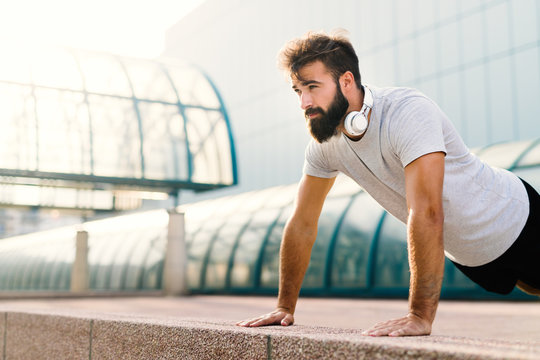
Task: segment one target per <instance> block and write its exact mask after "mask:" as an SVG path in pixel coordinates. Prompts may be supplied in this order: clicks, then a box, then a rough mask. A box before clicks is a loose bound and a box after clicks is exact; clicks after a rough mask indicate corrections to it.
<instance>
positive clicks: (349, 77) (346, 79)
mask: <svg viewBox="0 0 540 360" xmlns="http://www.w3.org/2000/svg"><path fill="white" fill-rule="evenodd" d="M339 85H340V86H341V89H342V91H348V90H350V89H351V87H352V86H355V87H356V82H355V81H354V75H353V74H352V72H350V71H346V72H344V73H343V74H341V76H340V77H339Z"/></svg>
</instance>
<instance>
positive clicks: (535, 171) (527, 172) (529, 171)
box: [514, 167, 540, 193]
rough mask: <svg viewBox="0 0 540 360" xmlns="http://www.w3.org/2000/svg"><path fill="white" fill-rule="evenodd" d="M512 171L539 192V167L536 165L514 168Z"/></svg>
mask: <svg viewBox="0 0 540 360" xmlns="http://www.w3.org/2000/svg"><path fill="white" fill-rule="evenodd" d="M514 173H515V174H516V175H517V176H519V177H520V178H522V179H523V180H525V181H526V182H527V183H529V184H530V185H531V186H532V187H534V188H535V189H536V191H538V192H539V193H540V169H539V168H538V167H534V168H523V169H516V170H514Z"/></svg>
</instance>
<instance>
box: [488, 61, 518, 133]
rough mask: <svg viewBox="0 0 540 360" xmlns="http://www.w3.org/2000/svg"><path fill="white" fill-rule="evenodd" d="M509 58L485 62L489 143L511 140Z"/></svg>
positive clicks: (511, 114) (511, 111) (511, 113)
mask: <svg viewBox="0 0 540 360" xmlns="http://www.w3.org/2000/svg"><path fill="white" fill-rule="evenodd" d="M510 69H511V66H510V59H509V58H508V57H504V58H501V59H494V60H492V61H491V62H489V63H488V64H487V70H488V81H489V82H490V83H491V84H492V86H490V87H489V89H488V91H489V99H490V118H489V122H490V126H489V127H488V131H489V132H490V136H489V138H490V143H496V142H501V141H509V140H512V133H513V127H514V124H513V121H509V119H512V118H513V109H512V101H510V99H512V79H511V72H510Z"/></svg>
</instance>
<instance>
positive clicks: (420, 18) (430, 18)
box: [383, 0, 439, 30]
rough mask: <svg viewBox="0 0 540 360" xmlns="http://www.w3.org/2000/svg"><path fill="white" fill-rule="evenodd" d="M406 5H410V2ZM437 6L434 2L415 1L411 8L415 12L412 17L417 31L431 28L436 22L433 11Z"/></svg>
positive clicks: (435, 14) (435, 15)
mask: <svg viewBox="0 0 540 360" xmlns="http://www.w3.org/2000/svg"><path fill="white" fill-rule="evenodd" d="M398 2H400V1H398ZM408 3H409V4H410V2H408ZM438 4H439V2H435V1H429V0H428V1H424V0H417V1H416V6H414V7H413V6H411V7H412V8H413V9H414V10H415V12H416V13H415V14H414V15H415V16H414V17H415V19H416V27H417V29H418V30H421V29H425V28H427V27H430V26H432V25H433V23H434V22H435V21H436V20H437V13H436V11H435V10H436V7H437V6H438ZM383 16H384V15H383Z"/></svg>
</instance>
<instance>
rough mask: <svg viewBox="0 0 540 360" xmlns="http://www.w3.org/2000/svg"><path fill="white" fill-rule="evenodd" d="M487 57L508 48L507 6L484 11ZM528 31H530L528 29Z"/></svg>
mask: <svg viewBox="0 0 540 360" xmlns="http://www.w3.org/2000/svg"><path fill="white" fill-rule="evenodd" d="M484 16H485V18H486V27H487V28H486V31H487V34H488V36H486V41H487V54H486V55H487V56H493V55H495V54H498V53H501V52H503V51H508V49H509V48H510V31H509V30H510V28H509V27H508V4H506V3H504V2H503V3H501V4H498V5H496V6H492V7H491V8H489V9H486V11H485V13H484ZM529 31H530V29H529Z"/></svg>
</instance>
